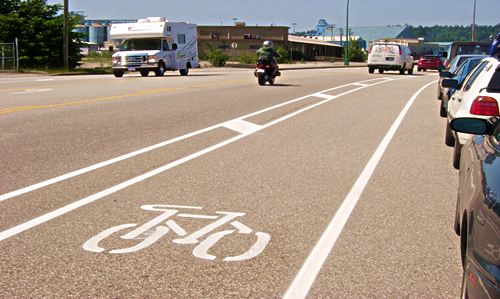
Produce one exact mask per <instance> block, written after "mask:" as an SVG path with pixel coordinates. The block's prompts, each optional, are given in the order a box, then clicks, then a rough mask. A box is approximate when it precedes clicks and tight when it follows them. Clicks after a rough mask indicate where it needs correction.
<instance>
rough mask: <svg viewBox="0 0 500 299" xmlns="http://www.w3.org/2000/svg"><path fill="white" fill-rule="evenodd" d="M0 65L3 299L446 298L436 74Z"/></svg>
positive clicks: (451, 193) (446, 234)
mask: <svg viewBox="0 0 500 299" xmlns="http://www.w3.org/2000/svg"><path fill="white" fill-rule="evenodd" d="M282 73H283V76H282V77H280V78H278V79H277V80H276V84H275V85H274V86H269V85H266V86H258V85H257V80H256V79H255V78H254V77H253V74H252V70H248V69H224V68H209V69H194V70H191V71H190V74H189V76H180V75H179V74H178V73H167V74H166V75H165V76H164V77H153V76H150V77H147V78H143V77H140V75H138V74H126V75H125V76H124V77H123V78H114V77H113V76H111V75H100V76H93V75H89V76H61V77H53V76H40V75H4V74H2V77H1V78H0V95H1V97H0V98H1V99H0V118H1V122H0V125H1V132H2V133H1V135H0V138H1V155H0V163H1V164H0V165H1V169H2V171H1V172H0V181H1V186H0V194H1V195H0V297H1V298H27V297H30V298H44V297H49V298H54V297H65V298H68V297H77V298H89V297H111V298H134V297H135V298H186V297H188V298H198V297H204V298H215V297H217V298H220V297H222V298H227V297H229V298H230V297H238V298H240V297H244V298H245V297H246V298H249V297H250V298H254V297H259V298H279V297H287V298H304V297H308V298H319V297H322V298H325V297H329V298H458V297H459V295H460V286H461V276H462V271H461V265H460V254H459V238H458V237H457V236H456V235H455V233H454V231H453V219H454V212H455V203H456V191H457V172H456V170H454V169H453V167H452V164H451V155H452V149H451V148H448V147H446V146H445V145H444V130H445V124H446V121H445V119H443V118H440V117H439V102H438V101H437V100H436V84H437V83H436V81H437V79H438V77H437V73H436V72H426V73H417V72H415V74H414V75H413V76H410V75H404V76H402V75H399V73H396V72H386V73H384V74H371V75H370V74H368V70H367V69H366V68H356V67H352V68H337V69H316V70H314V69H312V70H284V71H283V72H282Z"/></svg>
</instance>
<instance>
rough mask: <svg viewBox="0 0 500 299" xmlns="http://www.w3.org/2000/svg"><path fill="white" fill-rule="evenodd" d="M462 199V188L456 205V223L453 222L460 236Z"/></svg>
mask: <svg viewBox="0 0 500 299" xmlns="http://www.w3.org/2000/svg"><path fill="white" fill-rule="evenodd" d="M459 200H460V189H459V191H458V194H457V205H456V207H455V223H454V224H453V229H454V230H455V233H456V234H457V236H460V205H459V204H458V203H459Z"/></svg>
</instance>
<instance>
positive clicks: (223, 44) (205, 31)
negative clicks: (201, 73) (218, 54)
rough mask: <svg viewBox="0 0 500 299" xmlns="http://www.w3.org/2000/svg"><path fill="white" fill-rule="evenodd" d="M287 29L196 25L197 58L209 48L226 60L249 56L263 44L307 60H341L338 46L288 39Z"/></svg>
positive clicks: (240, 25)
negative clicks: (265, 42) (268, 43)
mask: <svg viewBox="0 0 500 299" xmlns="http://www.w3.org/2000/svg"><path fill="white" fill-rule="evenodd" d="M289 29H290V28H289V27H286V26H247V25H246V24H245V23H244V22H236V25H235V26H213V25H198V26H197V31H198V57H199V58H200V59H203V58H204V57H205V56H206V55H207V54H208V53H210V47H212V48H214V49H218V50H222V51H224V52H227V53H226V54H227V55H228V56H229V57H232V56H233V55H234V57H235V58H237V57H240V56H242V55H243V54H246V55H253V54H254V53H255V52H256V51H257V50H258V49H259V48H260V47H262V43H263V42H264V41H266V40H270V41H272V42H273V44H274V48H275V49H277V48H280V47H283V48H284V49H286V50H290V49H294V50H298V51H301V52H302V53H304V55H305V57H306V59H308V60H323V59H331V58H332V57H342V53H343V47H342V46H339V45H334V44H331V43H328V42H323V41H320V40H316V39H311V38H303V37H296V36H295V37H294V36H289V35H288V31H289ZM233 46H235V47H234V48H233Z"/></svg>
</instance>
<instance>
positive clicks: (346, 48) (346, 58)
mask: <svg viewBox="0 0 500 299" xmlns="http://www.w3.org/2000/svg"><path fill="white" fill-rule="evenodd" d="M345 22H346V25H345V37H346V40H345V42H346V44H345V45H346V46H345V56H344V65H349V0H347V17H346V21H345Z"/></svg>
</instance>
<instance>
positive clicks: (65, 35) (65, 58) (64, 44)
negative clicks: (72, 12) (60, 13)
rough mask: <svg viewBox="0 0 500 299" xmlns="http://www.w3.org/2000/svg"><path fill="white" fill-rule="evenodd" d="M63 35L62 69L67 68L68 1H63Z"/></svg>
mask: <svg viewBox="0 0 500 299" xmlns="http://www.w3.org/2000/svg"><path fill="white" fill-rule="evenodd" d="M63 27H64V28H63V29H64V33H63V39H64V41H63V59H64V61H63V65H64V69H66V70H67V69H68V68H69V62H68V59H69V58H68V57H69V50H68V47H69V28H68V0H64V25H63Z"/></svg>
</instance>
